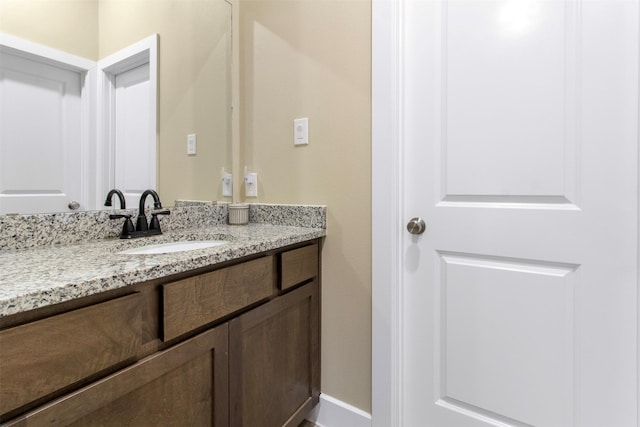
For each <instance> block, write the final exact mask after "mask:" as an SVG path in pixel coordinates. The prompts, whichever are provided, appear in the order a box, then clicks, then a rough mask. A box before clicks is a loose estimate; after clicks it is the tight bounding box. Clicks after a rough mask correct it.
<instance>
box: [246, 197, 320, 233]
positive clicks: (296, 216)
mask: <svg viewBox="0 0 640 427" xmlns="http://www.w3.org/2000/svg"><path fill="white" fill-rule="evenodd" d="M249 222H256V223H262V224H272V225H286V226H290V227H311V228H323V229H326V228H327V207H326V206H320V205H274V204H264V203H254V204H250V205H249Z"/></svg>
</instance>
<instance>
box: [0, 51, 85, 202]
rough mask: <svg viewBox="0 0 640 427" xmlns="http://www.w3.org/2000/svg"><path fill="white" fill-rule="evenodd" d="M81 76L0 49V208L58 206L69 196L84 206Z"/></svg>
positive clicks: (67, 199)
mask: <svg viewBox="0 0 640 427" xmlns="http://www.w3.org/2000/svg"><path fill="white" fill-rule="evenodd" d="M81 81H82V77H81V75H80V74H79V73H78V72H74V71H69V70H65V69H62V68H58V67H55V66H53V65H47V64H44V63H41V62H38V61H34V60H30V59H27V58H24V57H19V56H15V55H12V54H9V53H6V52H0V214H6V213H39V212H64V211H68V210H69V209H70V208H69V204H70V203H71V202H73V201H76V202H78V203H79V205H80V206H79V208H80V209H85V200H84V197H83V196H82V186H81V182H82V180H81V179H80V178H81V174H82V170H81V169H82V161H81V160H82V150H83V147H82V140H81V103H80V92H81ZM27 171H28V172H27Z"/></svg>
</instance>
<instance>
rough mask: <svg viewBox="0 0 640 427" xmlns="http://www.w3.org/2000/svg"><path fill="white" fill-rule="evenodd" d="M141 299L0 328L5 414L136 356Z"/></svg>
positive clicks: (1, 410) (0, 394) (1, 409)
mask: <svg viewBox="0 0 640 427" xmlns="http://www.w3.org/2000/svg"><path fill="white" fill-rule="evenodd" d="M140 304H141V298H140V295H139V294H137V293H136V294H132V295H128V296H125V297H122V298H117V299H114V300H111V301H107V302H104V303H100V304H96V305H92V306H90V307H85V308H81V309H78V310H74V311H70V312H68V313H64V314H60V315H56V316H53V317H49V318H46V319H42V320H38V321H35V322H31V323H27V324H25V325H21V326H16V327H14V328H10V329H6V330H4V331H0V348H1V349H2V351H0V414H5V413H7V412H9V411H12V410H14V409H17V408H20V407H21V406H24V405H26V404H28V403H29V402H32V401H35V400H37V399H39V398H41V397H44V396H47V395H49V394H51V393H53V392H55V391H57V390H60V389H62V388H64V387H66V386H69V385H71V384H74V383H76V382H78V381H80V380H82V379H84V378H86V377H89V376H91V375H93V374H96V373H99V372H101V371H103V370H105V369H107V368H109V367H111V366H113V365H116V364H118V363H119V362H123V361H125V360H127V359H131V358H134V357H135V356H136V353H137V352H138V351H139V349H140V345H141V341H142V340H141V309H140Z"/></svg>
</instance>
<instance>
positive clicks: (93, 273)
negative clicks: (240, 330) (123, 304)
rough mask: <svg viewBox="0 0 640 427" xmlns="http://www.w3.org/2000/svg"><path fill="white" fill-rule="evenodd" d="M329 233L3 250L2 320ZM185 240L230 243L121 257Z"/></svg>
mask: <svg viewBox="0 0 640 427" xmlns="http://www.w3.org/2000/svg"><path fill="white" fill-rule="evenodd" d="M325 232H326V230H325V229H323V228H307V227H294V226H281V225H270V224H263V223H250V224H249V225H245V226H230V225H215V226H209V227H204V228H198V229H184V230H180V231H169V232H165V233H164V234H163V235H161V236H154V237H146V238H141V239H134V240H120V239H103V240H98V241H93V242H89V243H78V244H72V245H56V246H46V247H40V248H34V249H23V250H10V251H1V252H0V266H2V268H0V317H4V316H8V315H11V314H15V313H20V312H23V311H27V310H32V309H36V308H41V307H45V306H48V305H52V304H56V303H60V302H65V301H70V300H73V299H75V298H79V297H84V296H88V295H92V294H97V293H99V292H104V291H108V290H111V289H117V288H122V287H125V286H129V285H133V284H136V283H140V282H144V281H147V280H152V279H157V278H161V277H166V276H169V275H172V274H176V273H182V272H185V271H189V270H194V269H197V268H200V267H206V266H210V265H215V264H217V263H221V262H224V261H229V260H233V259H239V258H242V257H244V256H247V255H252V254H257V253H260V252H264V251H268V250H273V249H277V248H280V247H283V246H287V245H291V244H294V243H299V242H304V241H306V240H311V239H316V238H319V237H324V236H325ZM181 240H226V241H229V243H228V244H225V245H222V246H217V247H212V248H206V249H197V250H192V251H186V252H178V253H171V254H158V255H123V254H120V253H118V252H120V251H123V250H125V249H130V248H135V247H141V246H147V245H153V244H159V243H167V242H173V241H181Z"/></svg>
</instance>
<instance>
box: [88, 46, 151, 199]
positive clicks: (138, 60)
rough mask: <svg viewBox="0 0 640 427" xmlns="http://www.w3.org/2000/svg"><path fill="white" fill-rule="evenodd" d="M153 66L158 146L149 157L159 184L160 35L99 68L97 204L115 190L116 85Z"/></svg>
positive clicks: (127, 50) (101, 64) (124, 50)
mask: <svg viewBox="0 0 640 427" xmlns="http://www.w3.org/2000/svg"><path fill="white" fill-rule="evenodd" d="M147 63H148V64H149V84H150V86H151V93H150V100H149V103H150V105H152V107H151V111H150V112H149V117H150V118H151V120H150V124H149V126H150V127H151V129H150V134H151V135H155V137H156V144H155V146H154V148H155V149H154V151H153V153H149V158H152V159H155V161H154V162H153V163H152V164H151V170H150V175H151V176H152V178H153V181H154V182H155V183H156V185H157V182H158V177H157V170H158V168H157V164H158V156H157V152H158V119H157V112H158V103H157V99H158V35H157V34H153V35H151V36H149V37H147V38H144V39H142V40H140V41H138V42H136V43H134V44H132V45H131V46H128V47H126V48H124V49H122V50H119V51H118V52H116V53H114V54H112V55H109V56H107V57H105V58H103V59H101V60H100V61H98V66H97V80H98V83H97V104H98V114H97V128H98V129H99V130H98V132H97V147H98V149H97V163H96V175H97V188H98V191H97V193H96V201H95V202H96V204H97V206H101V204H102V199H101V197H103V195H104V194H106V193H107V192H108V191H109V189H110V188H114V187H115V164H116V158H115V117H116V111H115V108H116V105H115V99H116V98H115V84H116V76H117V75H118V74H121V73H124V72H126V71H129V70H132V69H134V68H136V67H139V66H141V65H144V64H147Z"/></svg>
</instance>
